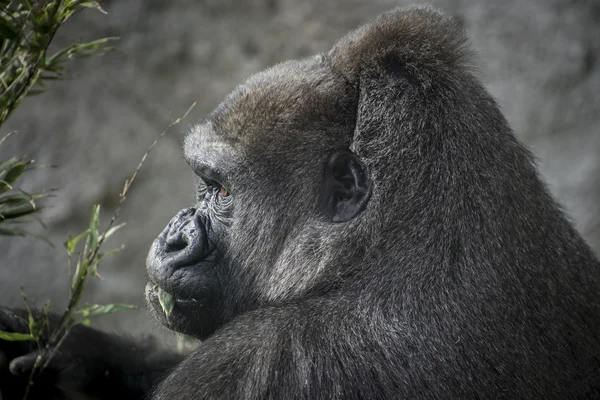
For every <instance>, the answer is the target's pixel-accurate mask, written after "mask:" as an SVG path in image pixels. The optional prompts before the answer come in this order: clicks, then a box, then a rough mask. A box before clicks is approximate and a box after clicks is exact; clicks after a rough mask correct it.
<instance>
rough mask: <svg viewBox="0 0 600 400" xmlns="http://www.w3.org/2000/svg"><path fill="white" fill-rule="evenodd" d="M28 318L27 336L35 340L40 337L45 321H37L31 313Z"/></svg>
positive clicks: (42, 319)
mask: <svg viewBox="0 0 600 400" xmlns="http://www.w3.org/2000/svg"><path fill="white" fill-rule="evenodd" d="M28 317H29V321H28V325H29V334H30V336H31V337H33V338H34V339H37V338H39V337H40V336H41V335H42V330H43V329H44V327H45V326H46V319H45V318H41V320H40V321H37V320H36V319H35V318H34V317H33V315H32V314H31V313H29V315H28Z"/></svg>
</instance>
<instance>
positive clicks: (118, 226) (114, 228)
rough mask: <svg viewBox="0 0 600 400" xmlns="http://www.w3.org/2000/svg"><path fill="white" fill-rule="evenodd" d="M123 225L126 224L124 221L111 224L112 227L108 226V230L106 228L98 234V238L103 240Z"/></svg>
mask: <svg viewBox="0 0 600 400" xmlns="http://www.w3.org/2000/svg"><path fill="white" fill-rule="evenodd" d="M125 225H126V223H125V222H124V223H122V224H119V225H116V226H113V227H112V228H110V229H109V230H107V231H106V232H104V233H103V234H102V235H101V236H100V238H99V240H101V241H105V240H106V239H108V238H109V237H111V236H112V234H113V233H115V232H116V231H118V230H119V229H121V228H122V227H124V226H125Z"/></svg>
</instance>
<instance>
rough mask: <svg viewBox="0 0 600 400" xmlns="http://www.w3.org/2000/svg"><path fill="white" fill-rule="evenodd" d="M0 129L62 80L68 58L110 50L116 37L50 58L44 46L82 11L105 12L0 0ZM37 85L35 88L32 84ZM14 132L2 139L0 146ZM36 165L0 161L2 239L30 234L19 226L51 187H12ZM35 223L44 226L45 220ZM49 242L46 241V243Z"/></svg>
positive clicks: (65, 0)
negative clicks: (18, 109)
mask: <svg viewBox="0 0 600 400" xmlns="http://www.w3.org/2000/svg"><path fill="white" fill-rule="evenodd" d="M0 6H1V7H2V8H1V9H0V127H2V125H3V124H4V122H5V121H6V120H7V118H8V117H9V116H10V115H11V113H12V112H13V111H14V110H15V109H16V107H17V106H18V105H19V104H20V103H21V101H22V100H23V98H25V96H27V95H32V94H39V93H41V92H43V91H44V84H45V82H46V81H48V80H55V79H60V78H62V77H63V76H64V74H65V72H66V71H67V68H66V63H67V62H68V61H69V60H72V59H75V58H80V57H86V56H90V55H94V54H97V55H101V54H104V53H105V52H106V51H109V50H111V49H112V48H111V47H108V46H107V44H108V42H110V41H111V40H114V39H115V38H103V39H98V40H94V41H91V42H88V43H74V44H71V45H70V46H67V47H65V48H64V49H61V50H59V51H57V52H56V53H54V54H52V55H48V47H49V46H50V43H51V42H52V39H53V38H54V36H55V34H56V32H57V31H58V29H59V28H60V26H61V25H62V24H63V23H64V22H65V21H67V20H68V19H69V18H70V17H71V16H72V15H73V14H75V13H76V12H77V11H79V10H82V9H84V8H93V9H96V10H99V11H101V12H103V13H104V10H102V8H101V7H100V5H99V4H98V2H97V1H95V0H94V1H91V0H0ZM36 85H37V86H38V87H37V88H34V86H36ZM13 133H14V132H10V133H8V134H7V135H6V136H4V137H3V138H2V139H1V140H0V145H2V143H3V142H4V141H5V140H6V139H7V138H8V137H10V136H11V135H12V134H13ZM36 168H38V167H35V166H34V160H28V159H27V158H26V157H25V156H24V155H22V156H17V157H11V158H9V159H8V160H6V161H0V236H1V235H4V236H25V235H29V236H36V237H39V238H41V239H44V240H46V239H45V238H44V237H43V236H39V235H34V234H32V233H30V232H28V231H27V230H24V229H22V228H20V227H19V226H18V225H17V224H19V223H22V222H28V221H25V220H24V219H23V217H25V216H30V215H32V214H34V213H36V212H37V211H39V210H40V209H41V208H40V207H39V205H38V203H39V202H41V201H42V200H43V199H45V198H47V197H48V196H50V195H51V193H52V191H53V190H52V189H50V190H42V191H38V192H35V193H28V192H26V191H24V190H22V189H20V188H18V187H16V186H15V184H16V183H18V182H17V180H19V179H20V178H22V177H23V176H24V175H25V174H26V173H28V172H29V171H31V170H34V169H36ZM38 222H40V223H41V224H42V226H44V224H43V222H42V221H41V220H39V219H38ZM46 242H47V243H50V242H48V241H47V240H46Z"/></svg>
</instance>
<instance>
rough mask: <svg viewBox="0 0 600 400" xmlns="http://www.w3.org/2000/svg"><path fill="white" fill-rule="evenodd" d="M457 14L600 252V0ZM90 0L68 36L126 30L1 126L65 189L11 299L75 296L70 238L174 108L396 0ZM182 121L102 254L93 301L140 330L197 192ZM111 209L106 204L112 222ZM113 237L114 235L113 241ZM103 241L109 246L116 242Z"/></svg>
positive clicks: (18, 244)
mask: <svg viewBox="0 0 600 400" xmlns="http://www.w3.org/2000/svg"><path fill="white" fill-rule="evenodd" d="M432 3H433V4H434V5H436V6H439V7H441V8H443V9H445V10H446V11H447V12H449V13H452V14H454V15H456V16H457V17H459V18H460V19H461V20H462V21H463V22H464V24H465V26H466V28H467V29H468V30H469V32H470V36H471V37H472V42H473V46H474V48H475V49H476V51H477V53H478V54H479V59H478V65H479V67H480V71H481V72H480V74H481V77H482V79H483V81H484V83H485V84H486V85H487V87H488V88H489V90H490V91H491V92H492V93H493V94H494V96H495V97H496V98H497V99H498V101H499V103H500V104H501V106H502V108H503V110H504V111H505V114H506V116H507V118H508V119H509V121H510V122H511V123H512V126H513V127H514V129H515V131H516V132H517V133H518V134H519V135H520V137H521V138H522V140H523V141H524V142H525V143H527V144H528V145H529V146H530V147H531V149H532V150H533V152H534V153H535V154H537V155H538V157H539V163H540V168H541V171H542V174H543V176H544V178H545V179H546V181H547V182H548V183H549V185H550V186H551V190H552V191H553V192H554V193H555V195H556V196H557V197H558V198H559V200H560V201H561V203H562V204H563V205H564V207H565V209H566V210H567V211H568V212H569V214H570V215H571V217H572V219H573V221H574V222H575V223H576V226H577V228H578V229H579V230H580V231H581V232H582V233H583V235H584V236H585V237H586V238H587V239H588V241H589V243H590V244H591V246H592V247H594V249H595V250H596V251H598V250H600V156H599V155H600V96H598V93H600V65H599V63H598V57H599V56H600V2H597V1H591V0H590V1H584V0H572V1H567V0H529V1H525V0H522V1H517V0H505V1H498V0H479V1H477V0H435V1H433V2H432ZM103 4H104V5H105V8H106V10H107V11H108V12H109V15H107V16H105V15H102V14H100V13H96V12H94V11H91V10H90V11H86V12H82V13H80V14H78V15H76V16H75V17H74V18H73V19H72V20H71V21H69V23H68V24H67V25H66V26H65V27H64V29H63V30H62V31H61V32H60V35H59V37H58V38H57V42H58V43H60V44H68V43H71V42H73V41H74V40H77V39H79V38H81V39H84V40H87V39H94V38H99V37H103V36H120V37H121V40H120V42H118V43H117V47H118V49H119V50H118V51H116V52H113V53H110V54H107V55H105V56H104V57H100V58H91V59H86V60H82V61H77V62H75V63H74V64H72V71H71V73H70V74H69V75H68V79H67V80H66V81H60V82H57V83H55V84H53V85H51V86H50V88H49V91H48V93H47V94H44V95H42V96H39V97H34V98H29V99H27V100H26V101H25V102H24V104H23V105H22V106H21V108H20V109H19V110H18V111H17V112H16V113H15V114H14V115H13V116H12V118H11V119H10V120H9V121H8V123H7V124H6V125H5V127H4V129H3V131H4V132H2V133H6V132H8V131H10V130H18V131H19V134H18V135H17V136H14V137H12V138H11V139H10V141H9V143H8V144H7V145H6V146H3V147H2V148H1V149H0V159H1V158H6V157H8V156H10V155H13V154H15V153H19V154H20V153H24V152H26V153H28V154H29V155H30V156H32V157H34V158H35V159H36V160H37V162H38V163H40V164H57V165H58V166H59V167H58V168H56V169H43V170H40V171H38V172H35V173H34V174H32V175H30V176H29V184H30V186H31V187H36V188H42V187H55V188H58V189H59V191H58V192H57V196H56V197H55V198H54V199H52V200H51V202H50V203H51V207H50V208H49V209H47V210H46V211H45V213H44V218H45V219H46V221H47V222H48V230H47V232H46V233H47V234H48V236H49V238H50V239H51V240H52V241H53V242H54V243H55V245H56V249H52V248H50V247H49V246H47V245H46V244H44V243H43V242H41V241H38V240H35V239H22V238H17V239H7V238H5V237H2V238H1V240H0V302H1V304H13V305H20V304H22V300H21V297H20V294H19V287H20V286H21V285H23V286H25V291H26V292H27V293H28V295H29V297H31V298H32V299H35V300H37V301H38V302H39V303H43V302H44V301H45V300H46V299H51V301H52V304H53V305H54V309H55V310H60V309H61V307H62V306H63V305H64V302H65V300H66V298H67V294H68V287H67V272H66V271H67V267H66V255H65V251H64V250H63V248H62V242H63V241H64V240H65V238H66V237H67V236H68V234H69V233H71V234H76V233H79V232H80V231H82V230H84V229H85V227H86V225H87V223H88V218H89V215H90V210H91V207H92V204H94V203H101V204H102V207H103V209H104V210H108V211H111V212H112V210H113V209H114V207H115V206H116V204H117V202H118V193H119V192H120V191H121V189H122V185H123V182H124V181H125V179H126V178H127V177H128V176H129V175H130V174H131V172H132V171H133V170H134V169H135V167H136V165H137V163H138V161H139V159H140V157H141V156H142V154H143V153H144V152H145V149H146V148H147V146H149V145H150V143H151V142H152V141H153V140H154V138H155V137H156V136H157V135H158V134H159V133H160V132H161V131H162V130H163V129H164V128H165V127H166V126H167V125H168V123H169V121H170V120H171V118H172V117H178V116H180V115H182V114H183V113H184V112H185V110H186V109H187V108H188V107H189V105H190V104H192V103H193V102H194V101H197V102H198V104H197V107H196V108H195V110H194V112H193V114H192V116H191V117H190V118H188V120H187V122H188V123H193V122H194V120H196V119H197V118H199V117H200V116H202V115H204V114H205V113H207V112H209V111H210V110H211V109H212V108H213V107H214V106H216V105H217V104H218V102H219V101H220V100H221V99H222V98H223V97H224V96H225V95H226V94H227V93H228V92H229V91H230V90H232V89H233V88H234V87H235V85H236V84H238V83H239V82H241V81H242V80H244V79H245V78H246V77H248V76H249V75H251V74H252V73H254V72H257V71H259V70H261V69H263V68H265V67H267V66H270V65H272V64H274V63H276V62H279V61H283V60H285V59H289V58H297V57H303V56H306V55H309V54H313V53H316V52H320V51H326V50H328V49H329V48H330V46H331V45H332V44H333V43H334V42H335V41H336V40H337V39H338V38H339V37H340V36H341V35H343V34H344V33H345V32H346V31H348V30H349V29H352V28H353V27H356V26H357V25H359V24H361V23H363V22H365V21H367V20H368V19H369V18H372V17H374V16H375V15H377V14H378V13H380V12H382V11H384V10H387V9H389V8H392V7H393V6H395V5H398V4H408V2H406V3H403V2H392V1H385V0H378V1H368V0H363V1H360V0H330V1H317V0H302V1H301V0H251V1H243V0H237V1H235V0H205V1H193V0H171V1H165V0H145V1H142V0H127V1H116V0H115V1H110V2H107V1H106V2H104V3H103ZM182 128H183V126H180V127H179V128H178V129H176V131H175V132H172V133H171V134H170V135H169V136H168V137H167V138H165V140H163V141H162V142H161V143H160V145H159V146H158V148H157V149H156V151H155V152H154V153H153V154H152V155H151V157H150V158H149V160H148V162H147V163H146V165H145V166H144V168H143V170H142V173H141V174H140V176H139V180H138V181H137V182H136V183H135V185H134V187H133V188H132V191H131V194H130V196H129V199H128V201H127V203H126V205H125V207H124V209H123V212H122V215H121V221H125V222H127V223H128V226H127V227H126V228H125V229H124V230H123V231H122V233H121V234H119V235H116V238H115V239H112V240H111V243H109V245H110V244H112V245H114V246H117V245H118V244H120V243H126V245H127V248H126V250H125V251H124V252H123V253H121V254H119V255H117V256H115V257H113V258H110V259H107V260H106V261H105V262H104V264H103V265H102V266H101V275H102V276H103V277H104V281H96V280H94V281H92V282H91V283H90V284H89V285H88V288H87V298H86V301H89V302H99V303H107V302H124V303H133V304H139V305H141V306H142V307H141V309H140V311H136V312H128V313H124V314H121V315H118V316H116V317H107V318H105V319H104V320H98V322H97V326H100V327H105V328H106V327H108V328H115V329H118V330H123V331H131V332H133V333H139V332H143V331H147V330H148V329H150V327H152V326H153V325H154V323H153V322H152V321H151V318H150V317H149V316H148V315H147V313H146V311H145V308H144V307H143V298H142V292H143V288H144V285H145V281H146V280H145V273H144V260H145V256H146V252H147V250H148V248H149V245H150V243H151V241H152V239H153V238H154V236H155V235H156V234H157V233H158V232H159V231H160V230H161V229H162V228H163V226H164V225H165V224H166V223H167V222H168V220H169V218H170V216H171V215H173V214H174V213H175V212H176V211H177V210H178V209H180V208H182V207H184V206H186V205H189V204H191V203H192V201H193V197H194V188H193V185H194V178H193V176H192V174H191V173H190V172H189V171H188V168H187V166H186V164H185V162H184V161H183V158H182V153H181V150H180V148H179V142H178V132H177V131H180V130H181V129H182ZM109 216H110V213H108V212H107V213H105V214H103V218H104V220H103V221H104V223H106V222H108V218H109ZM109 247H110V246H109ZM107 248H108V247H107Z"/></svg>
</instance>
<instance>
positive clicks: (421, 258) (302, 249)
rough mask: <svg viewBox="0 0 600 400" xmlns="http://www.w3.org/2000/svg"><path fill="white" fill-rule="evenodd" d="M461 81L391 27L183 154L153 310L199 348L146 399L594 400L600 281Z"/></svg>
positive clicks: (268, 78) (286, 66)
mask: <svg viewBox="0 0 600 400" xmlns="http://www.w3.org/2000/svg"><path fill="white" fill-rule="evenodd" d="M470 63H471V55H470V52H469V49H468V45H467V41H466V38H465V34H464V32H463V31H462V29H461V28H460V27H459V25H458V24H457V23H456V22H455V21H454V20H453V19H451V18H449V17H446V16H443V15H442V14H440V13H438V12H437V11H434V10H432V9H431V8H427V7H414V8H408V9H397V10H393V11H391V12H388V13H386V14H383V15H382V16H381V17H379V18H377V19H376V20H374V21H373V22H372V23H370V24H368V25H365V26H363V27H361V28H359V29H357V30H356V31H354V32H351V33H350V34H348V35H347V36H346V37H344V38H343V39H341V40H340V41H339V42H338V43H337V44H336V45H335V46H334V47H333V49H332V50H331V51H330V52H328V53H327V54H321V55H318V56H315V57H312V58H308V59H305V60H300V61H290V62H286V63H282V64H279V65H276V66H274V67H273V68H271V69H269V70H266V71H264V72H262V73H259V74H257V75H255V76H253V77H251V78H250V79H249V80H248V81H247V82H245V83H244V84H243V85H241V86H239V87H238V88H237V89H236V90H235V91H234V92H233V93H232V94H231V95H230V96H228V97H227V98H226V99H225V100H224V102H223V103H222V104H221V105H219V106H218V107H217V109H216V110H215V111H214V112H213V113H212V114H211V115H209V116H208V117H207V118H206V119H205V120H204V121H202V122H201V123H199V124H198V125H197V126H195V127H194V128H192V129H191V130H190V131H189V132H187V133H186V134H185V136H184V138H183V146H184V153H185V157H186V160H187V161H188V163H189V164H190V166H191V167H192V168H193V170H194V171H195V172H196V174H197V175H198V176H199V178H200V181H199V186H198V204H197V205H195V206H194V207H191V208H190V209H186V210H183V211H182V212H180V213H178V214H177V215H176V216H175V217H174V218H173V220H172V221H171V222H170V223H169V225H168V226H167V228H166V229H165V231H163V232H162V233H161V234H160V235H159V237H158V238H157V239H156V241H155V242H154V244H153V245H152V248H151V250H150V253H149V255H148V260H147V269H148V275H149V278H150V283H149V284H148V286H147V291H146V296H147V299H148V302H149V304H150V307H151V308H152V309H153V312H154V314H155V315H156V317H157V318H158V319H159V320H160V321H161V322H162V323H164V324H165V325H166V326H167V327H169V328H171V329H173V330H177V331H180V332H185V333H187V334H190V335H194V336H196V337H198V338H201V339H203V340H204V341H203V342H202V343H201V345H200V346H199V348H198V349H197V350H196V351H194V352H193V353H192V354H190V355H189V356H188V357H186V358H185V360H183V361H182V362H181V363H180V364H179V365H178V366H177V367H175V368H174V369H172V370H171V371H169V374H168V376H167V377H166V378H165V379H164V380H162V381H161V382H160V383H159V384H158V386H157V387H156V389H155V390H153V395H154V398H156V399H175V398H177V399H179V398H202V399H205V398H206V399H208V398H210V399H399V398H407V399H436V398H448V399H458V398H461V399H462V398H466V399H476V398H486V399H487V398H505V399H521V398H540V399H550V398H554V399H567V398H600V391H599V390H600V309H599V308H600V281H599V279H600V268H599V267H600V264H599V262H598V260H597V259H596V258H595V256H594V255H593V253H592V251H591V250H590V248H589V247H588V246H587V244H586V243H585V242H584V240H583V239H582V238H581V236H580V235H579V234H578V233H577V232H576V231H575V229H574V228H573V227H572V225H571V224H570V223H569V222H568V220H567V218H566V217H565V215H564V213H563V212H562V211H561V210H560V208H559V206H558V205H557V204H556V203H555V202H554V200H553V199H552V197H551V196H550V195H549V193H548V191H547V189H546V188H545V186H544V184H543V183H542V181H541V180H540V178H539V177H538V175H537V172H536V169H535V166H534V163H533V158H532V156H531V154H530V153H529V152H528V151H527V150H526V149H525V148H524V147H523V146H522V145H521V144H520V143H519V141H518V140H517V139H516V137H515V135H514V134H513V133H512V131H511V129H510V127H509V126H508V124H507V122H506V121H505V119H504V117H503V116H502V115H501V113H500V111H499V110H498V107H497V105H496V104H495V102H494V101H493V99H492V98H491V97H490V96H489V95H488V93H487V92H486V90H485V89H484V88H483V87H482V85H481V84H480V83H479V82H478V81H477V79H476V78H475V76H474V74H473V72H472V67H471V66H470ZM161 291H162V292H167V293H169V294H170V295H171V296H172V297H173V298H174V299H175V303H174V307H173V309H172V310H171V309H168V310H166V309H165V308H163V307H162V306H161V305H160V302H159V293H160V292H161ZM123 351H125V350H123ZM139 365H142V364H140V363H138V364H136V368H137V370H139V368H140V367H139ZM144 365H145V364H144ZM107 368H108V367H107ZM147 368H150V367H147ZM164 368H166V367H164ZM90 370H92V369H90ZM137 370H136V371H137ZM118 371H120V373H121V374H124V375H128V374H133V372H131V373H130V371H128V369H127V368H126V367H124V366H123V365H122V364H121V365H119V369H118ZM136 373H139V372H136ZM107 376H108V375H107ZM111 376H113V375H111ZM123 381H125V382H129V383H128V384H131V382H132V381H135V379H133V378H131V379H129V380H123ZM154 382H156V380H154ZM121 384H122V385H125V386H126V384H123V383H121ZM121 387H122V386H121ZM144 390H145V389H144ZM138 391H143V390H142V389H139V390H138Z"/></svg>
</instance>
